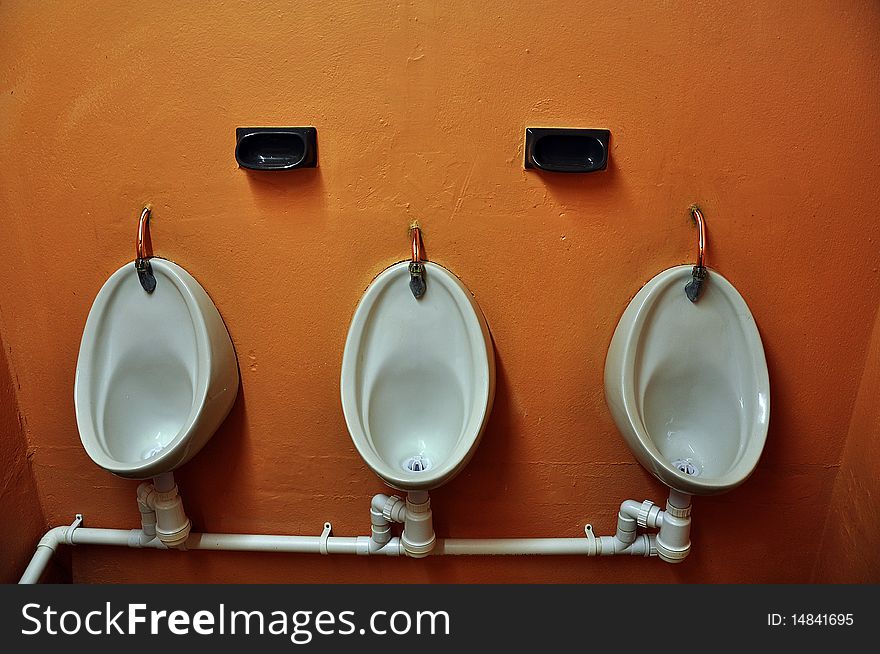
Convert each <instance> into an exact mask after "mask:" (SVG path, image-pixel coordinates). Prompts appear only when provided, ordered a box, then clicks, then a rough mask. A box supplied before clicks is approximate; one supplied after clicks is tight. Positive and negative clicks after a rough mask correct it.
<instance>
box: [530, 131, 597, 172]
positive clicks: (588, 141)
mask: <svg viewBox="0 0 880 654" xmlns="http://www.w3.org/2000/svg"><path fill="white" fill-rule="evenodd" d="M610 139H611V132H610V131H609V130H607V129H569V128H561V127H527V128H526V162H525V167H526V168H535V169H538V170H546V171H548V172H555V173H592V172H595V171H597V170H605V168H606V167H607V166H608V141H609V140H610Z"/></svg>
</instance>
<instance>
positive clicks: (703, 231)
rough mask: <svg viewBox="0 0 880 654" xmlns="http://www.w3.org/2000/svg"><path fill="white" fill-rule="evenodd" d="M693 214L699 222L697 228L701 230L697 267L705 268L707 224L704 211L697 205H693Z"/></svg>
mask: <svg viewBox="0 0 880 654" xmlns="http://www.w3.org/2000/svg"><path fill="white" fill-rule="evenodd" d="M691 216H693V218H694V220H695V221H696V222H697V228H699V230H700V240H699V246H698V247H699V249H698V250H697V267H698V268H703V256H704V254H705V252H706V225H705V223H704V222H703V213H702V212H701V211H700V208H699V207H698V206H697V205H695V204H694V205H692V206H691Z"/></svg>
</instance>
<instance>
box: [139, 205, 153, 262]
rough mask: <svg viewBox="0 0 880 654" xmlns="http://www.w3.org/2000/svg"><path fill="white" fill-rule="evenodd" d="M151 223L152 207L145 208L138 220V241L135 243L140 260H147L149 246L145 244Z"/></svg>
mask: <svg viewBox="0 0 880 654" xmlns="http://www.w3.org/2000/svg"><path fill="white" fill-rule="evenodd" d="M149 222H150V207H144V210H143V211H141V217H140V218H139V219H138V231H137V241H136V242H135V253H136V258H138V259H147V258H148V257H147V246H146V244H145V243H144V237H145V235H146V232H147V225H148V223H149Z"/></svg>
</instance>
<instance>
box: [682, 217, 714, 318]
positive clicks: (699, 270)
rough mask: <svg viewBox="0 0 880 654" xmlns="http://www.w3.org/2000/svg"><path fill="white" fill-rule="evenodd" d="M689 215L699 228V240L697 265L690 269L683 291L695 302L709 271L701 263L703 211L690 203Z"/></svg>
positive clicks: (704, 245)
mask: <svg viewBox="0 0 880 654" xmlns="http://www.w3.org/2000/svg"><path fill="white" fill-rule="evenodd" d="M691 216H692V217H693V219H694V220H695V221H696V223H697V229H699V230H700V240H699V242H698V245H697V265H695V266H694V267H693V270H691V281H689V282H688V283H687V285H686V286H685V287H684V292H685V295H687V298H688V300H690V301H691V302H694V303H696V301H697V300H699V299H700V295H701V294H702V292H703V290H704V289H703V285H704V284H705V283H706V280H707V278H708V277H709V271H708V270H707V269H706V266H704V265H703V259H704V258H705V256H706V221H705V220H703V212H702V211H700V208H699V207H698V206H697V205H695V204H692V205H691Z"/></svg>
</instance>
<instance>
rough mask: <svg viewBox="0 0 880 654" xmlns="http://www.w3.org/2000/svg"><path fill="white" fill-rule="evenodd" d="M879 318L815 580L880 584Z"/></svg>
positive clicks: (837, 482)
mask: <svg viewBox="0 0 880 654" xmlns="http://www.w3.org/2000/svg"><path fill="white" fill-rule="evenodd" d="M878 390H880V314H878V317H877V320H876V321H875V324H874V336H873V337H872V339H871V346H870V350H869V351H868V358H867V363H866V365H865V371H864V374H863V375H862V381H861V384H860V385H859V394H858V396H857V399H856V405H855V409H854V410H853V417H852V421H851V423H850V428H849V436H848V437H847V440H846V448H845V449H844V454H843V460H842V462H841V466H840V471H839V472H838V474H837V479H836V481H835V484H834V494H833V495H832V496H831V504H830V506H829V510H828V517H827V519H826V522H825V533H824V537H823V538H822V547H821V549H820V551H819V558H818V560H817V564H816V571H815V577H814V581H816V582H819V583H864V582H871V583H875V584H876V583H878V582H880V475H878V474H877V462H878V461H880V403H878V401H877V397H878Z"/></svg>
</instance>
